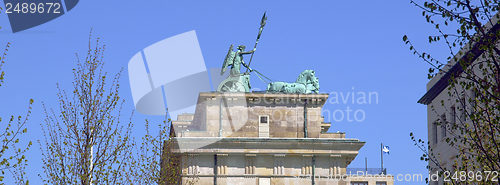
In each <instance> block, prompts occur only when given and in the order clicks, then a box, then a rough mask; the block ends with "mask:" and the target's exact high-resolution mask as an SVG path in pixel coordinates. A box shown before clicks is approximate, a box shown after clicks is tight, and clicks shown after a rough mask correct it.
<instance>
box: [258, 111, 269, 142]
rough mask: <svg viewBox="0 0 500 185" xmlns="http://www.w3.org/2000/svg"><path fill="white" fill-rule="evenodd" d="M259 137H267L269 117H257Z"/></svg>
mask: <svg viewBox="0 0 500 185" xmlns="http://www.w3.org/2000/svg"><path fill="white" fill-rule="evenodd" d="M259 137H264V138H267V137H269V116H259Z"/></svg>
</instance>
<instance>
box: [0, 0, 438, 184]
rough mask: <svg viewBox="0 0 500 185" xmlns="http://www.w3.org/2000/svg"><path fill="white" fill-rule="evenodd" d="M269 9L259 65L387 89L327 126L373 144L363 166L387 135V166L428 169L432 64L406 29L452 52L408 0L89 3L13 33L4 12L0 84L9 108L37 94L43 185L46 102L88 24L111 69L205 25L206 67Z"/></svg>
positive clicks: (82, 46)
mask: <svg viewBox="0 0 500 185" xmlns="http://www.w3.org/2000/svg"><path fill="white" fill-rule="evenodd" d="M264 11H267V15H268V17H269V18H268V21H267V25H266V27H265V30H264V32H263V34H262V37H261V40H260V43H259V46H258V49H257V52H256V53H255V56H254V59H253V62H252V67H253V68H255V69H258V70H259V71H260V72H261V73H263V74H266V76H269V77H271V78H272V79H274V80H281V81H294V80H295V79H296V77H297V76H298V74H299V73H300V72H301V71H302V70H304V69H313V70H315V71H316V75H317V76H318V77H319V80H320V84H321V89H320V90H321V92H325V93H329V92H334V93H343V94H346V93H352V92H355V93H358V92H364V93H368V92H376V93H377V94H378V102H375V101H372V102H371V104H357V103H354V104H352V102H347V103H344V102H342V101H341V102H339V103H327V105H326V106H325V107H324V108H325V109H328V110H330V111H331V112H334V111H335V110H339V111H340V110H345V109H346V108H347V107H349V108H350V109H352V110H353V111H354V110H358V109H359V110H362V111H363V112H364V113H365V119H364V120H363V121H360V122H356V121H352V122H349V121H348V120H347V119H343V120H340V121H333V120H332V127H331V129H330V131H332V132H336V131H341V132H346V133H347V134H346V135H347V137H349V138H358V139H360V140H362V141H366V145H365V146H364V147H363V148H362V149H361V150H360V153H359V155H358V157H357V158H356V159H355V160H354V161H353V162H352V163H351V165H350V167H364V159H365V157H367V158H368V166H369V167H374V168H376V167H380V143H381V142H383V143H384V144H385V145H389V146H390V148H391V154H390V155H385V156H384V167H386V168H388V172H389V173H422V174H426V169H425V163H424V162H422V161H420V160H419V157H420V155H421V153H420V151H419V150H418V149H417V148H416V147H415V146H413V143H412V142H411V140H410V137H409V133H410V132H415V133H416V136H417V137H421V138H427V131H426V129H427V128H426V125H427V123H426V121H427V119H426V107H425V106H424V105H420V104H417V103H416V101H417V100H418V99H419V98H420V97H421V96H422V95H423V94H424V93H425V85H426V83H427V81H428V80H427V68H428V66H427V65H426V64H425V63H424V62H422V61H420V60H419V59H418V58H417V57H416V56H413V55H412V54H411V52H410V51H409V50H408V48H407V47H406V46H405V45H404V43H403V42H402V37H403V35H405V34H407V35H408V36H409V37H410V38H411V39H413V40H414V41H413V42H414V44H415V45H417V46H422V47H424V48H426V49H429V50H433V51H434V52H435V53H436V54H437V56H438V57H441V58H445V56H446V55H445V54H446V53H447V52H446V50H445V48H440V47H434V46H429V45H428V44H427V35H428V34H429V33H432V32H433V31H434V30H433V29H432V26H431V25H428V24H426V23H425V19H424V18H423V17H422V16H421V11H420V10H419V9H417V8H416V7H414V6H412V5H410V3H409V0H407V1H401V0H392V1H383V2H381V1H328V0H323V1H282V0H279V1H278V0H277V1H241V2H237V1H229V0H227V1H222V0H220V1H153V0H151V1H94V0H87V1H80V3H79V4H78V5H77V6H76V7H75V8H74V9H73V10H71V11H70V12H68V13H67V14H66V15H63V16H61V17H59V18H57V19H55V20H53V21H50V22H48V23H45V24H43V25H40V26H38V27H35V28H32V29H29V30H25V31H22V32H19V33H15V34H13V33H11V31H10V27H9V24H8V20H7V17H6V16H5V14H4V13H3V12H2V15H1V16H0V25H1V26H2V29H1V30H0V46H3V45H4V44H5V43H7V42H11V43H12V47H11V49H10V50H9V53H8V59H7V63H6V64H5V66H4V70H5V71H6V83H5V85H4V86H2V88H0V116H1V117H7V116H8V115H11V114H14V115H18V114H24V112H25V111H26V107H27V103H28V100H29V98H33V99H35V104H34V110H33V115H32V117H31V119H30V121H29V128H28V129H29V130H28V132H29V135H28V137H29V138H25V139H27V140H31V141H34V142H35V145H34V146H33V147H32V148H31V150H30V151H29V153H28V154H27V157H28V159H29V163H30V166H29V167H28V169H29V171H28V175H29V178H30V181H31V182H32V183H33V184H39V183H40V182H41V181H40V178H39V177H38V174H39V173H43V171H42V168H41V158H40V151H39V145H38V143H36V141H37V140H38V139H41V138H42V134H41V133H40V124H41V123H42V122H41V121H42V120H43V113H42V110H41V102H42V101H43V102H45V103H46V104H47V105H48V106H52V107H56V105H57V104H56V103H57V102H56V100H57V99H56V94H55V93H56V83H60V84H61V86H62V87H64V88H70V87H71V81H72V78H73V77H72V73H71V69H72V67H73V66H74V64H75V61H76V60H75V53H79V54H80V56H84V53H85V52H86V48H87V44H88V35H89V31H90V29H91V28H92V29H93V35H95V36H99V37H101V38H102V40H103V41H104V42H105V44H106V51H105V61H106V62H107V64H106V69H108V71H109V72H117V71H119V70H120V69H121V68H123V69H124V70H126V68H127V63H128V61H129V60H130V58H131V57H132V56H133V55H134V54H135V53H137V52H138V51H140V50H141V49H143V48H145V47H147V46H149V45H151V44H153V43H155V42H157V41H160V40H163V39H165V38H168V37H171V36H174V35H177V34H180V33H184V32H186V31H190V30H196V32H197V36H198V40H199V43H200V47H201V50H202V53H203V57H204V59H205V62H206V65H207V68H216V67H220V66H221V64H222V60H223V58H224V56H225V54H226V52H227V48H228V47H229V45H230V44H231V43H234V44H235V45H239V44H244V45H247V48H251V47H252V46H253V44H254V42H255V37H256V34H257V31H258V27H259V22H260V18H261V16H262V13H263V12H264ZM416 39H418V40H416ZM123 74H124V75H123V77H122V80H121V82H122V85H121V95H122V97H123V98H124V99H125V100H126V106H125V108H124V109H125V110H126V111H130V110H132V109H133V108H134V107H133V101H132V97H131V94H130V88H129V84H128V76H127V72H126V71H124V73H123ZM252 78H253V79H252V86H253V87H257V88H265V86H266V84H264V83H262V82H260V81H258V80H257V79H258V78H257V77H255V76H254V77H252ZM337 116H338V115H337ZM351 116H352V115H351ZM144 118H152V119H158V118H157V117H156V118H153V117H148V116H144V115H140V114H138V113H137V114H136V118H135V120H136V123H135V124H136V127H137V128H139V129H136V131H135V132H134V135H135V136H136V137H140V136H141V134H143V133H142V132H141V129H140V128H142V124H143V121H142V120H143V119H144ZM337 118H338V117H337ZM126 119H128V117H127V118H126ZM126 119H125V120H126ZM396 184H422V183H404V182H396Z"/></svg>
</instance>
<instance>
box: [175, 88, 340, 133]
mask: <svg viewBox="0 0 500 185" xmlns="http://www.w3.org/2000/svg"><path fill="white" fill-rule="evenodd" d="M327 99H328V94H271V93H218V92H207V93H200V95H199V97H198V103H197V107H196V112H195V114H181V115H179V116H178V119H177V120H176V121H173V125H174V130H175V132H176V133H177V135H178V136H181V135H182V137H259V131H260V128H262V127H259V118H260V117H259V116H267V117H268V119H269V126H268V128H269V131H268V135H269V136H268V137H281V138H304V137H305V130H307V137H308V138H344V137H345V134H344V133H326V131H327V130H328V128H330V123H325V122H324V118H323V117H322V116H321V108H322V106H323V105H324V104H325V102H326V100H327ZM305 112H306V114H305ZM305 115H306V116H305ZM304 118H306V122H307V124H304ZM304 125H305V126H306V128H304ZM221 126H222V129H221Z"/></svg>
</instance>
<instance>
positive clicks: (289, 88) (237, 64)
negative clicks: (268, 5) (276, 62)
mask: <svg viewBox="0 0 500 185" xmlns="http://www.w3.org/2000/svg"><path fill="white" fill-rule="evenodd" d="M266 20H267V17H266V13H264V16H262V20H261V22H260V29H259V34H258V35H257V40H256V42H255V46H254V48H253V50H250V51H245V46H244V45H240V46H238V48H237V51H233V45H232V44H231V46H230V47H229V50H228V52H227V55H226V58H225V59H224V63H223V64H222V69H221V75H223V74H224V73H225V72H226V70H227V68H229V67H231V70H230V71H229V76H228V77H227V78H226V79H225V80H223V81H222V82H221V83H220V84H219V87H218V88H217V91H219V92H250V89H251V87H250V73H251V72H256V73H257V75H261V76H263V77H265V76H264V75H262V74H261V73H259V72H258V71H257V70H254V69H252V68H250V64H251V62H252V58H253V54H254V53H255V50H256V48H257V44H258V43H259V39H260V36H261V34H262V30H263V29H264V25H266ZM248 54H252V55H251V57H250V60H249V62H248V64H246V63H245V61H243V55H248ZM241 66H243V67H245V68H247V70H246V72H244V73H241ZM259 78H260V77H259ZM265 78H267V77H265ZM267 79H269V78H267ZM261 80H262V78H261ZM266 92H269V93H300V94H304V93H318V92H319V80H318V78H317V77H316V76H315V75H314V71H313V70H305V71H303V72H302V73H300V75H299V77H298V78H297V80H296V81H295V83H287V82H271V83H269V84H268V86H267V90H266Z"/></svg>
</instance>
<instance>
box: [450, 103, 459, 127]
mask: <svg viewBox="0 0 500 185" xmlns="http://www.w3.org/2000/svg"><path fill="white" fill-rule="evenodd" d="M450 109H451V115H450V118H451V120H450V123H451V125H455V124H456V123H457V110H456V109H455V105H453V106H451V108H450Z"/></svg>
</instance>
